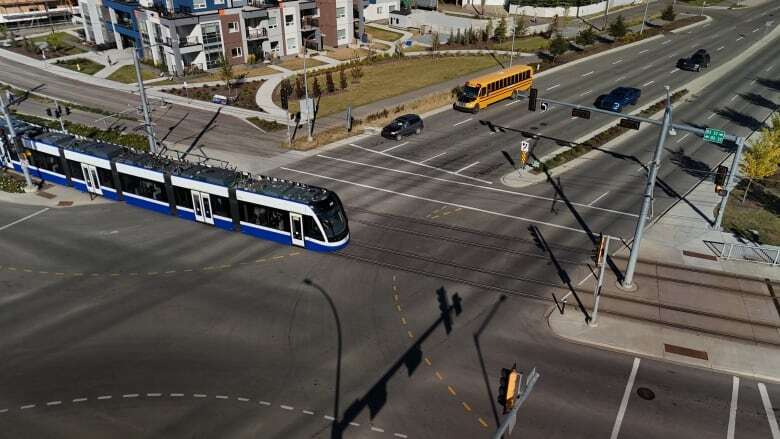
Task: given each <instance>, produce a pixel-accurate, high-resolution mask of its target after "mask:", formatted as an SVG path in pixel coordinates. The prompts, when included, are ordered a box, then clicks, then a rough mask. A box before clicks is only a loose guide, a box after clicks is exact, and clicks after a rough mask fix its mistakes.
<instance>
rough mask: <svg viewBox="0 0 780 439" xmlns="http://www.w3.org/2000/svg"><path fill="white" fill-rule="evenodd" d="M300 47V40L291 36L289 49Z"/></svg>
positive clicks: (288, 41)
mask: <svg viewBox="0 0 780 439" xmlns="http://www.w3.org/2000/svg"><path fill="white" fill-rule="evenodd" d="M296 49H298V42H297V41H296V40H295V38H290V39H289V40H287V50H288V51H289V50H296Z"/></svg>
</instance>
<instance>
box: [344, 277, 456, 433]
mask: <svg viewBox="0 0 780 439" xmlns="http://www.w3.org/2000/svg"><path fill="white" fill-rule="evenodd" d="M436 297H437V299H438V302H439V309H440V311H441V314H440V316H439V318H438V319H436V321H434V322H433V323H432V324H431V325H430V326H429V327H428V329H426V330H425V331H424V332H423V333H421V334H420V335H419V336H418V337H417V340H416V341H415V343H414V344H413V345H412V346H410V347H409V349H407V350H406V352H404V353H403V354H402V355H401V356H400V358H398V360H396V361H395V363H393V364H392V365H391V366H390V368H388V369H387V371H385V373H384V374H382V376H381V377H380V378H379V379H378V380H377V381H376V382H375V383H374V384H373V385H372V386H371V388H370V389H369V390H368V391H367V392H366V393H365V394H364V395H363V396H361V397H359V398H358V399H356V400H355V401H353V402H352V404H350V405H349V407H347V409H346V410H345V411H344V414H343V415H342V416H340V417H336V420H335V421H333V423H332V429H331V439H341V438H343V436H344V432H345V431H346V429H347V428H348V427H349V426H350V422H353V421H354V420H355V419H357V417H358V415H360V414H361V413H362V412H363V411H364V410H366V408H367V409H368V411H369V416H370V418H371V419H374V418H375V417H376V416H377V415H378V414H379V412H380V411H381V410H382V408H383V407H384V405H385V404H386V403H387V396H388V395H387V384H388V383H389V382H390V379H391V378H392V377H393V376H395V374H397V373H398V372H399V371H400V370H401V368H403V367H405V368H406V371H407V375H408V376H409V377H411V376H412V375H413V374H414V372H415V371H416V370H417V368H418V367H419V366H420V363H422V360H423V350H422V344H423V342H425V340H427V339H428V337H430V335H431V334H432V333H433V332H434V331H435V330H436V329H437V328H439V326H444V329H445V331H446V332H447V334H449V333H450V332H451V331H452V322H453V314H454V315H455V316H457V315H460V314H461V313H462V312H463V308H462V300H461V298H460V296H459V295H458V293H455V294H453V295H452V298H451V301H450V298H449V296H448V293H447V290H446V289H445V288H444V287H440V288H439V289H438V290H436Z"/></svg>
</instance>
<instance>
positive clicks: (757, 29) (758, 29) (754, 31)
mask: <svg viewBox="0 0 780 439" xmlns="http://www.w3.org/2000/svg"><path fill="white" fill-rule="evenodd" d="M760 30H761V28H760V27H757V28H755V29H753V32H751V33H753V34H754V33H756V32H758V31H760Z"/></svg>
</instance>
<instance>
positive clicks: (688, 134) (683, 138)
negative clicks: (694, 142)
mask: <svg viewBox="0 0 780 439" xmlns="http://www.w3.org/2000/svg"><path fill="white" fill-rule="evenodd" d="M690 135H691V133H685V135H684V136H682V137H680V138H679V139H677V141H676V142H675V143H680V142H682V141H683V140H685V138H686V137H688V136H690Z"/></svg>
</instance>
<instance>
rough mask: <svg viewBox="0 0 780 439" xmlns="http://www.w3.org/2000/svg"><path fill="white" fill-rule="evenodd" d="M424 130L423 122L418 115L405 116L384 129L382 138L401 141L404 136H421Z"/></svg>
mask: <svg viewBox="0 0 780 439" xmlns="http://www.w3.org/2000/svg"><path fill="white" fill-rule="evenodd" d="M422 130H423V121H422V119H421V118H420V116H418V115H416V114H404V115H403V116H399V117H397V118H396V119H395V120H394V121H392V122H390V124H389V125H387V126H386V127H384V128H382V137H387V138H389V139H395V140H401V138H402V137H404V136H408V135H411V134H420V133H421V132H422Z"/></svg>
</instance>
